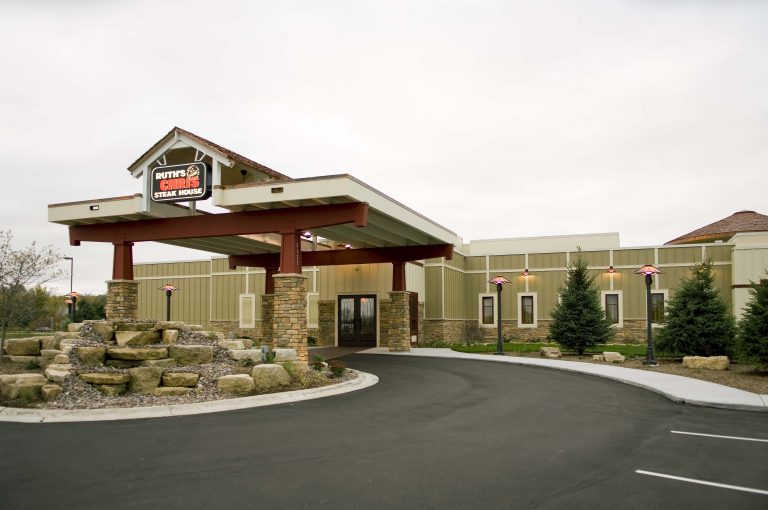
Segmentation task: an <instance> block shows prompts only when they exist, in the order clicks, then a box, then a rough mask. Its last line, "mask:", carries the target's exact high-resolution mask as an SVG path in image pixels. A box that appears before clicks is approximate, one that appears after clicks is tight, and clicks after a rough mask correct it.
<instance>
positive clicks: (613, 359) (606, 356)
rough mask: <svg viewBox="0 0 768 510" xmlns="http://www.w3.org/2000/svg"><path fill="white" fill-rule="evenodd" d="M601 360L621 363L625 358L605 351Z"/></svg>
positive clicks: (616, 353)
mask: <svg viewBox="0 0 768 510" xmlns="http://www.w3.org/2000/svg"><path fill="white" fill-rule="evenodd" d="M603 359H604V360H605V361H607V362H609V363H623V362H624V359H625V358H624V356H622V355H621V354H619V353H618V352H611V351H605V352H603Z"/></svg>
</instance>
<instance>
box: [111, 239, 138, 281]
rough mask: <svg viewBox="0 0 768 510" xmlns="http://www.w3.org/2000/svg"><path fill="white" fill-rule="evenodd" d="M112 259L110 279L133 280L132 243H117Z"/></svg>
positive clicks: (115, 243)
mask: <svg viewBox="0 0 768 510" xmlns="http://www.w3.org/2000/svg"><path fill="white" fill-rule="evenodd" d="M112 244H113V245H114V246H115V252H114V256H113V257H112V279H113V280H133V243H132V242H129V241H117V242H114V243H112Z"/></svg>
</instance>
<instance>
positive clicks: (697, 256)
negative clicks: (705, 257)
mask: <svg viewBox="0 0 768 510" xmlns="http://www.w3.org/2000/svg"><path fill="white" fill-rule="evenodd" d="M697 262H701V247H699V246H680V247H674V248H659V265H663V264H691V265H693V264H695V263H697Z"/></svg>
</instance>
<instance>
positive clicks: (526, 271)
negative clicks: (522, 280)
mask: <svg viewBox="0 0 768 510" xmlns="http://www.w3.org/2000/svg"><path fill="white" fill-rule="evenodd" d="M522 274H523V276H525V277H528V276H529V275H530V273H529V272H528V268H527V267H526V268H525V269H523V273H522Z"/></svg>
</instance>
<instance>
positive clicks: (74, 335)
mask: <svg viewBox="0 0 768 510" xmlns="http://www.w3.org/2000/svg"><path fill="white" fill-rule="evenodd" d="M78 338H80V333H78V332H76V331H57V332H56V333H54V334H53V340H54V342H59V344H61V341H62V340H76V339H78Z"/></svg>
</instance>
